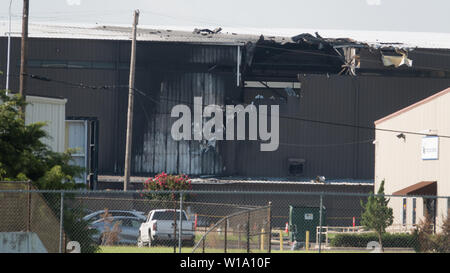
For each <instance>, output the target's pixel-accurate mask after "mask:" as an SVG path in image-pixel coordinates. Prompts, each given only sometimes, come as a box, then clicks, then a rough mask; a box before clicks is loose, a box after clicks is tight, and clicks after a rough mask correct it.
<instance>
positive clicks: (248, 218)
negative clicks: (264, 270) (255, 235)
mask: <svg viewBox="0 0 450 273" xmlns="http://www.w3.org/2000/svg"><path fill="white" fill-rule="evenodd" d="M247 253H250V211H249V212H248V216H247Z"/></svg>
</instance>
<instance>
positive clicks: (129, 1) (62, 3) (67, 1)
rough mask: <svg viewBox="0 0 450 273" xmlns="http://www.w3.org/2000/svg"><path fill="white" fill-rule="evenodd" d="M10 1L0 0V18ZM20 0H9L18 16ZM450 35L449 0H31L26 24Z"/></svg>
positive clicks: (18, 17)
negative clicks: (136, 15) (137, 13)
mask: <svg viewBox="0 0 450 273" xmlns="http://www.w3.org/2000/svg"><path fill="white" fill-rule="evenodd" d="M9 2H10V0H0V20H1V21H5V20H7V19H8V8H9ZM22 2H23V1H22V0H12V3H13V4H12V14H13V20H20V15H21V13H22ZM134 9H140V10H141V19H140V24H141V25H154V26H184V27H188V26H192V27H213V26H222V27H238V28H245V27H251V28H308V29H348V30H393V31H414V32H417V31H420V32H447V33H450V16H449V11H450V0H428V1H424V0H309V1H305V0H278V1H274V0H270V1H269V0H220V1H219V0H126V1H118V0H30V22H43V21H44V22H51V23H87V24H95V23H98V24H131V22H132V11H133V10H134Z"/></svg>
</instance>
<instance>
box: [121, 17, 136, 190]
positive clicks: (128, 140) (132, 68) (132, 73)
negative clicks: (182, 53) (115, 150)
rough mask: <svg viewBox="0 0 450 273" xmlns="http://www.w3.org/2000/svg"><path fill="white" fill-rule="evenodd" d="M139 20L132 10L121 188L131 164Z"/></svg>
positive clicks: (128, 179) (125, 187)
mask: <svg viewBox="0 0 450 273" xmlns="http://www.w3.org/2000/svg"><path fill="white" fill-rule="evenodd" d="M138 21H139V10H135V11H134V21H133V34H132V35H133V37H132V38H133V40H132V42H131V61H130V82H129V89H128V116H127V138H126V144H125V175H124V178H123V190H124V191H127V190H128V185H129V183H130V166H131V144H132V141H133V105H134V76H135V68H136V33H137V25H138Z"/></svg>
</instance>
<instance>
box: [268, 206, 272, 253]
mask: <svg viewBox="0 0 450 273" xmlns="http://www.w3.org/2000/svg"><path fill="white" fill-rule="evenodd" d="M268 214H269V215H268V217H269V236H268V237H269V253H270V252H272V201H269V213H268Z"/></svg>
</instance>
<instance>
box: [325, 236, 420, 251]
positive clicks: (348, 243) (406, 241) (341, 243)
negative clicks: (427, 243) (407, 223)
mask: <svg viewBox="0 0 450 273" xmlns="http://www.w3.org/2000/svg"><path fill="white" fill-rule="evenodd" d="M382 240H383V247H401V248H415V247H416V245H417V237H416V236H415V235H414V234H401V233H399V234H392V233H385V234H383V236H382ZM371 241H375V242H378V236H377V235H376V234H375V233H363V234H336V236H335V237H334V238H332V239H330V245H331V246H334V247H360V248H365V247H367V244H368V243H369V242H371Z"/></svg>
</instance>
